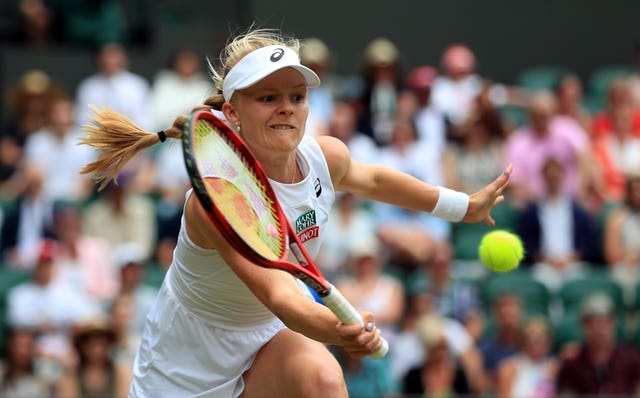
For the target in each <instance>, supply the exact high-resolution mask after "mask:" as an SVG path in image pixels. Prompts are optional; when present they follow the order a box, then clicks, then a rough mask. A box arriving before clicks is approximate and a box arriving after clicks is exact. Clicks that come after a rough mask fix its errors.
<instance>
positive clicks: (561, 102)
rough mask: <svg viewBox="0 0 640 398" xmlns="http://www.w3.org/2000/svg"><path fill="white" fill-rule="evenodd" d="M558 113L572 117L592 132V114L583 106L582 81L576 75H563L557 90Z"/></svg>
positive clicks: (583, 127)
mask: <svg viewBox="0 0 640 398" xmlns="http://www.w3.org/2000/svg"><path fill="white" fill-rule="evenodd" d="M555 94H556V102H557V103H558V115H560V116H565V117H569V118H572V119H573V120H575V121H576V122H577V123H578V124H579V125H580V127H582V129H583V130H584V131H586V132H587V133H589V134H590V133H591V115H590V114H589V112H588V111H587V110H586V109H585V108H584V107H583V106H582V82H581V81H580V79H579V78H578V76H576V75H572V74H568V75H566V76H563V77H562V78H561V79H560V81H559V82H558V85H557V87H556V90H555Z"/></svg>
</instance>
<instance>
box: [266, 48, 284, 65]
mask: <svg viewBox="0 0 640 398" xmlns="http://www.w3.org/2000/svg"><path fill="white" fill-rule="evenodd" d="M283 56H284V49H282V48H276V49H275V50H273V54H271V58H269V59H270V60H271V62H278V61H280V60H281V59H282V57H283Z"/></svg>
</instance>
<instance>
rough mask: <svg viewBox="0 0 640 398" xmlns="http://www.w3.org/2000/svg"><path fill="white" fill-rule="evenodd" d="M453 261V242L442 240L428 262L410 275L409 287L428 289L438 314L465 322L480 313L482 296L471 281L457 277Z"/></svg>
mask: <svg viewBox="0 0 640 398" xmlns="http://www.w3.org/2000/svg"><path fill="white" fill-rule="evenodd" d="M452 261H453V250H452V248H451V245H450V244H449V243H448V242H441V243H439V244H438V245H437V246H436V249H435V250H434V253H433V257H432V258H431V259H430V260H429V261H428V263H427V264H425V265H424V266H423V267H422V268H420V269H419V270H418V271H417V272H416V273H414V274H413V275H411V276H410V277H409V278H408V279H409V281H408V284H409V287H408V290H409V291H412V292H417V291H425V292H427V294H429V295H430V296H431V298H432V300H433V304H434V305H435V307H436V310H437V312H438V313H439V314H441V315H443V316H445V317H447V318H451V319H455V320H456V321H458V322H460V323H462V324H464V325H466V323H467V321H471V318H472V317H475V316H479V315H480V312H481V308H480V303H479V298H478V294H477V291H476V289H475V288H474V287H473V285H472V284H470V283H467V282H464V281H460V280H457V279H454V276H453V275H452V266H453V264H452Z"/></svg>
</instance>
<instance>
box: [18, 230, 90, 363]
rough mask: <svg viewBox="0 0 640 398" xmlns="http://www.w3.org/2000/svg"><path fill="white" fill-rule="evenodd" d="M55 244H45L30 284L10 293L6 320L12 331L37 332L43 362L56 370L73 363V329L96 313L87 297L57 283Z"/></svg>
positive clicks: (26, 283) (25, 283)
mask: <svg viewBox="0 0 640 398" xmlns="http://www.w3.org/2000/svg"><path fill="white" fill-rule="evenodd" d="M57 249H58V248H57V245H56V243H55V242H53V241H50V240H47V241H43V244H42V247H41V249H40V251H39V253H40V254H39V257H38V260H37V263H36V266H35V268H34V270H33V273H32V277H31V280H30V281H27V282H24V283H21V284H19V285H17V286H15V287H13V288H11V289H10V290H9V292H8V293H7V320H8V323H9V325H10V326H11V327H12V328H18V329H23V328H28V329H31V330H33V331H34V332H35V338H36V341H35V349H36V352H37V354H38V356H40V357H41V358H42V361H43V362H47V363H49V364H51V365H52V367H53V369H54V372H55V369H56V367H59V366H61V365H63V364H67V363H69V362H70V360H71V352H72V347H71V341H70V333H71V328H72V326H73V325H75V324H77V323H80V322H83V321H84V320H85V319H87V318H89V317H90V316H92V315H93V314H95V313H96V311H97V308H95V307H93V306H91V305H90V304H89V303H90V301H89V300H88V298H87V297H86V296H83V295H82V294H80V293H78V292H77V291H76V290H71V289H68V287H67V286H66V285H62V284H60V283H58V282H57V281H55V280H54V275H53V272H54V269H53V259H54V258H55V256H56V255H55V252H56V250H57Z"/></svg>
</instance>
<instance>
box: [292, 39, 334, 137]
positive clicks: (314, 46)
mask: <svg viewBox="0 0 640 398" xmlns="http://www.w3.org/2000/svg"><path fill="white" fill-rule="evenodd" d="M300 62H301V63H302V64H303V65H305V66H307V67H308V68H310V69H311V70H313V71H314V72H316V75H318V77H320V79H321V80H322V82H323V84H322V85H321V86H320V87H315V88H312V89H310V90H309V91H308V92H307V97H308V101H309V116H308V117H307V127H306V129H305V131H306V132H307V134H312V135H326V134H327V130H328V128H329V123H330V121H331V117H332V116H333V102H334V101H333V99H334V87H332V84H335V80H336V79H335V76H332V75H331V66H332V65H331V52H330V50H329V47H328V46H327V45H326V44H325V43H324V42H323V41H322V40H320V39H319V38H317V37H308V38H306V39H303V40H302V41H301V43H300Z"/></svg>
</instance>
